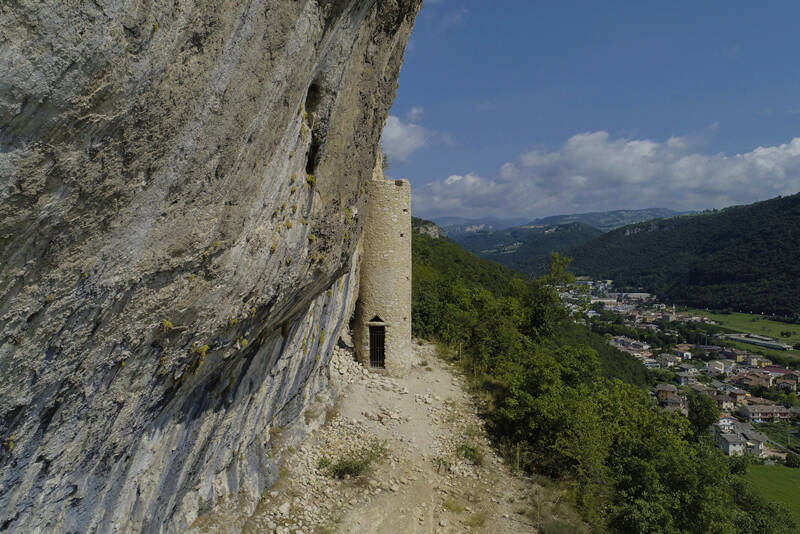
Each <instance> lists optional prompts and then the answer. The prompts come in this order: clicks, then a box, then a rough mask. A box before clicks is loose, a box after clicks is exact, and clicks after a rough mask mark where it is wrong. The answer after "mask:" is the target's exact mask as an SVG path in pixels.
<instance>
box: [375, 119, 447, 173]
mask: <svg viewBox="0 0 800 534" xmlns="http://www.w3.org/2000/svg"><path fill="white" fill-rule="evenodd" d="M424 111H425V108H422V107H413V108H411V111H409V112H408V114H407V115H406V120H404V119H401V118H400V117H396V116H394V115H389V118H388V119H387V120H386V126H385V127H384V129H383V137H382V139H381V145H382V147H383V152H384V154H386V155H387V156H388V157H389V160H390V161H407V160H408V158H409V157H410V156H411V154H413V153H414V152H416V151H417V150H421V149H424V148H429V147H431V146H437V145H445V146H452V145H453V140H452V138H451V137H450V135H449V134H441V133H439V132H437V131H435V130H431V129H429V128H425V127H424V126H421V125H420V124H418V121H419V120H420V119H421V118H422V115H423V113H424Z"/></svg>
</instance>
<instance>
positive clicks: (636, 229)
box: [529, 193, 800, 318]
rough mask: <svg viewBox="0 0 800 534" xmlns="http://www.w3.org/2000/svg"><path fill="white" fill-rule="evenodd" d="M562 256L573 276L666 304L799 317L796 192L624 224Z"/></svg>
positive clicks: (799, 242) (799, 212) (799, 248)
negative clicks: (643, 292) (605, 282)
mask: <svg viewBox="0 0 800 534" xmlns="http://www.w3.org/2000/svg"><path fill="white" fill-rule="evenodd" d="M565 254H566V255H567V256H570V257H572V258H573V263H572V265H571V270H572V271H573V272H575V273H576V274H585V275H590V276H595V277H600V278H608V279H613V280H615V282H616V284H617V285H621V286H624V287H628V288H644V289H646V290H648V291H650V292H653V293H656V294H657V295H659V297H661V298H663V299H664V300H667V301H669V302H675V303H682V304H687V305H691V306H697V307H709V308H715V309H732V310H741V311H748V312H764V313H775V314H780V315H786V316H792V315H795V316H798V318H800V193H798V194H795V195H791V196H786V197H778V198H775V199H772V200H766V201H764V202H757V203H755V204H750V205H746V206H733V207H730V208H726V209H723V210H714V211H710V212H703V213H701V214H697V215H693V216H689V217H678V218H672V219H662V220H656V221H650V222H645V223H638V224H634V225H631V226H626V227H624V228H620V229H617V230H614V231H612V232H608V233H606V234H603V235H601V236H599V237H597V238H595V239H593V240H591V241H589V242H587V243H584V244H582V245H580V246H577V247H571V248H569V249H567V250H565ZM538 265H539V269H538V272H542V267H543V266H544V258H540V259H539V260H538ZM529 272H536V269H531V271H529Z"/></svg>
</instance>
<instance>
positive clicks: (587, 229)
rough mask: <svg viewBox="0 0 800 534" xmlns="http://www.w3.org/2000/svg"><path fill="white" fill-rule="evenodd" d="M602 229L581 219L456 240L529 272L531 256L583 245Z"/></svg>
mask: <svg viewBox="0 0 800 534" xmlns="http://www.w3.org/2000/svg"><path fill="white" fill-rule="evenodd" d="M602 234H603V232H601V231H600V230H598V229H597V228H592V227H591V226H589V225H587V224H584V223H582V222H572V223H568V224H560V225H537V226H528V225H526V226H518V227H516V228H510V229H507V230H501V231H488V232H487V231H482V232H474V233H469V234H458V235H456V236H455V237H454V238H453V240H454V241H456V242H457V243H459V244H460V245H461V246H463V247H464V248H466V249H467V250H469V251H471V252H472V253H474V254H477V255H478V256H480V257H482V258H486V259H489V260H494V261H496V262H498V263H502V264H503V265H506V266H508V267H511V268H513V269H516V270H518V271H521V272H529V271H530V269H529V265H528V262H529V260H530V259H532V258H536V259H537V260H538V258H539V257H540V256H547V255H548V254H549V253H550V252H551V251H558V250H564V249H566V248H568V247H573V246H577V245H582V244H583V243H586V242H588V241H591V240H592V239H594V238H595V237H598V236H600V235H602Z"/></svg>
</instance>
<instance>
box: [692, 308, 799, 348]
mask: <svg viewBox="0 0 800 534" xmlns="http://www.w3.org/2000/svg"><path fill="white" fill-rule="evenodd" d="M687 311H688V312H690V313H692V314H696V315H704V316H706V317H708V318H709V319H711V320H713V321H716V322H717V323H719V325H720V326H721V327H723V328H725V329H726V330H730V331H731V332H733V333H742V334H760V335H762V336H769V337H772V338H775V339H777V340H778V341H780V342H781V343H786V344H787V345H796V344H798V343H800V324H787V323H781V322H779V321H770V320H768V319H764V318H763V317H761V316H760V315H751V314H749V313H730V314H728V313H725V314H722V313H711V312H707V311H704V310H698V309H694V308H689V309H688V310H687ZM787 331H788V332H791V333H792V335H791V337H781V332H787ZM728 341H730V340H728ZM730 344H731V345H733V346H734V347H737V348H740V349H744V350H748V351H750V352H754V353H757V354H763V355H764V356H767V357H770V356H777V357H781V356H783V357H786V356H792V357H794V358H795V359H800V351H797V350H788V351H786V350H775V349H768V348H766V347H759V346H756V345H750V344H749V343H739V342H736V341H730Z"/></svg>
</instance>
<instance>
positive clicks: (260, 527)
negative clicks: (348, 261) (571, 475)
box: [243, 343, 540, 534]
mask: <svg viewBox="0 0 800 534" xmlns="http://www.w3.org/2000/svg"><path fill="white" fill-rule="evenodd" d="M434 351H435V349H434V347H433V346H432V345H427V344H418V343H415V344H414V365H413V368H412V370H411V372H410V373H409V375H408V376H407V377H405V378H402V379H393V378H388V377H385V376H381V375H378V374H374V373H371V372H368V371H367V370H365V369H364V368H363V367H361V366H360V365H358V364H357V363H355V362H354V361H353V359H352V352H350V351H349V349H342V348H337V349H336V352H335V354H334V357H333V361H332V369H331V372H332V375H333V379H334V387H335V388H336V390H337V392H338V396H339V402H338V404H337V406H336V408H335V410H329V411H328V413H327V419H328V420H327V423H326V424H325V425H324V426H323V427H322V428H320V429H319V430H318V431H316V432H314V433H313V434H311V435H310V436H308V438H306V440H305V441H304V442H303V443H302V444H300V445H299V446H297V447H296V448H292V447H289V451H288V452H289V455H288V461H287V463H286V468H285V472H284V474H283V476H281V479H280V481H279V483H278V484H277V485H276V487H274V488H273V489H272V490H271V491H270V492H267V493H265V495H264V497H263V499H262V502H261V503H260V504H259V505H258V507H257V509H256V511H255V513H254V514H253V515H252V516H251V517H250V518H249V520H248V521H247V523H246V524H245V525H244V528H243V530H244V532H277V533H279V534H284V533H292V534H309V533H312V532H322V533H328V532H329V533H333V532H341V533H352V534H356V533H358V534H363V533H426V534H427V533H451V532H492V533H524V532H536V529H535V528H534V526H533V523H532V520H531V518H530V517H531V516H530V512H531V510H532V509H533V507H534V506H535V505H534V502H535V500H536V496H537V492H538V491H539V490H540V488H538V486H536V485H534V484H532V483H530V482H529V481H526V480H524V479H521V478H517V477H513V476H511V475H510V474H509V472H508V471H507V469H506V468H505V466H504V464H503V463H502V462H501V460H500V459H499V458H498V457H497V456H496V455H495V454H494V452H493V451H492V450H491V448H490V447H489V444H488V442H487V440H486V435H485V433H484V431H483V428H482V422H481V420H480V419H479V418H478V417H477V415H476V413H475V407H474V405H473V403H472V402H471V400H470V398H469V396H468V395H466V394H465V393H464V390H463V387H462V386H463V384H462V380H461V378H459V377H458V376H457V374H456V373H455V372H454V370H453V369H452V368H450V367H449V366H448V365H447V364H446V363H444V362H442V361H440V360H439V359H437V358H436V357H435V355H434ZM320 409H321V408H320ZM369 451H372V452H376V455H379V456H381V458H380V459H379V460H377V461H376V462H374V466H373V467H372V469H371V470H369V472H368V473H366V474H364V475H361V476H358V477H345V478H344V479H337V478H335V477H333V476H331V470H332V469H333V466H335V465H337V462H339V461H340V460H342V459H347V458H357V457H359V456H360V455H364V454H366V453H367V452H369ZM381 451H383V452H382V454H381ZM342 465H344V464H339V465H338V467H342Z"/></svg>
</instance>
